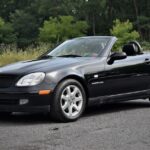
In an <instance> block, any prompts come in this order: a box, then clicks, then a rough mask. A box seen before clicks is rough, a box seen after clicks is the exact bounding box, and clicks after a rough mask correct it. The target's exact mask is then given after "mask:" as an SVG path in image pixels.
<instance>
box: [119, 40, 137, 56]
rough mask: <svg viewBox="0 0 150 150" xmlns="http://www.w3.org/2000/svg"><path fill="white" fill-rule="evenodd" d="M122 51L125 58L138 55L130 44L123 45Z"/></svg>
mask: <svg viewBox="0 0 150 150" xmlns="http://www.w3.org/2000/svg"><path fill="white" fill-rule="evenodd" d="M122 51H123V52H125V53H126V54H127V56H134V55H137V53H138V50H137V48H136V47H135V45H134V44H130V43H129V44H126V45H124V46H123V49H122Z"/></svg>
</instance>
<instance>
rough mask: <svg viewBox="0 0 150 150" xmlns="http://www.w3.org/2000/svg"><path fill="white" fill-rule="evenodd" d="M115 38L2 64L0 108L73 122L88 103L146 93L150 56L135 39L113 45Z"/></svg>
mask: <svg viewBox="0 0 150 150" xmlns="http://www.w3.org/2000/svg"><path fill="white" fill-rule="evenodd" d="M116 41H117V38H116V37H112V36H91V37H80V38H75V39H71V40H67V41H65V42H64V43H62V44H60V45H59V46H57V47H56V48H54V49H53V50H52V51H48V52H47V53H45V54H44V55H42V56H40V57H39V58H38V59H36V60H28V61H23V62H18V63H14V64H10V65H7V66H3V67H1V68H0V112H6V113H11V112H45V111H47V112H50V114H51V116H52V118H53V119H55V120H57V121H61V122H69V121H74V120H77V119H78V118H79V117H80V116H81V115H82V114H83V112H84V110H85V108H86V107H87V106H88V105H90V104H99V103H107V102H112V101H124V100H132V99H139V98H142V99H145V98H149V97H150V54H149V53H144V52H142V51H141V46H140V44H139V43H138V42H136V41H132V42H129V43H127V44H125V45H123V46H122V51H120V52H118V51H117V52H115V51H114V50H113V49H114V48H113V46H114V44H115V43H116Z"/></svg>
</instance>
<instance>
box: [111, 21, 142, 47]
mask: <svg viewBox="0 0 150 150" xmlns="http://www.w3.org/2000/svg"><path fill="white" fill-rule="evenodd" d="M110 33H111V35H113V36H116V37H117V38H118V41H117V43H116V45H115V46H116V47H115V48H117V49H120V48H121V46H122V45H123V44H125V43H127V42H128V41H131V40H136V39H138V38H139V33H138V32H137V31H135V30H133V24H132V23H131V22H129V20H127V21H126V22H121V21H120V20H118V19H116V20H114V25H113V28H112V29H111V30H110Z"/></svg>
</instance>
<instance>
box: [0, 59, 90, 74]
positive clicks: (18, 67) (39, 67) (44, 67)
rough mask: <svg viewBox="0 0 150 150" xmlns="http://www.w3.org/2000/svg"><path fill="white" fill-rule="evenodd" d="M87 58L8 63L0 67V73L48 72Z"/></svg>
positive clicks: (75, 63) (85, 60)
mask: <svg viewBox="0 0 150 150" xmlns="http://www.w3.org/2000/svg"><path fill="white" fill-rule="evenodd" d="M88 60H89V59H88V58H60V57H56V58H51V59H41V60H28V61H22V62H18V63H14V64H10V65H7V66H4V67H1V68H0V74H3V73H4V74H5V73H6V74H26V73H32V72H50V71H55V70H57V69H62V68H65V67H69V66H72V65H78V64H81V62H87V61H88Z"/></svg>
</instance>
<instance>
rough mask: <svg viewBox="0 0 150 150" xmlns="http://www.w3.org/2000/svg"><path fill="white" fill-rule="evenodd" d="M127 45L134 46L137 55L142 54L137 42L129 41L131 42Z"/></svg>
mask: <svg viewBox="0 0 150 150" xmlns="http://www.w3.org/2000/svg"><path fill="white" fill-rule="evenodd" d="M129 44H133V45H134V46H135V48H136V50H137V53H138V54H142V50H143V49H142V47H141V45H140V43H139V42H137V41H131V42H129Z"/></svg>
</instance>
